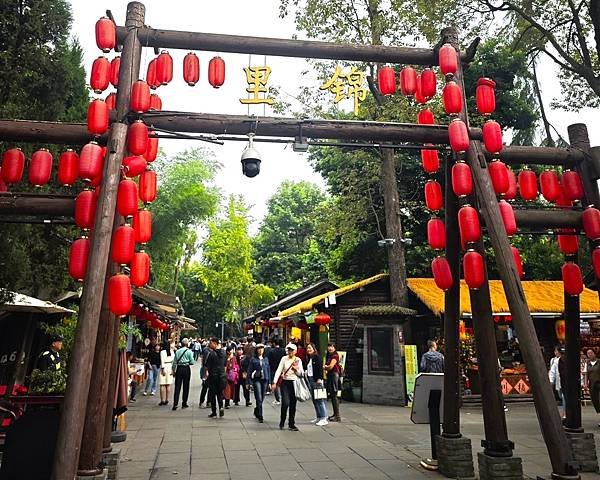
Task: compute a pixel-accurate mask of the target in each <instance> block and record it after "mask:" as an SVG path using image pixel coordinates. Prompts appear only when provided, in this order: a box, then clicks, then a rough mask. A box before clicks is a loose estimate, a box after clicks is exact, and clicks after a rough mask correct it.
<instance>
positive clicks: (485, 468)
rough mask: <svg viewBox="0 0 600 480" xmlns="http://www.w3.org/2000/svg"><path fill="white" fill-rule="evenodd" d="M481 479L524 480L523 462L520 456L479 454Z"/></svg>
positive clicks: (478, 461)
mask: <svg viewBox="0 0 600 480" xmlns="http://www.w3.org/2000/svg"><path fill="white" fill-rule="evenodd" d="M477 463H478V464H479V478H480V480H493V479H500V480H523V464H522V462H521V459H520V458H519V457H490V456H489V455H486V454H485V453H483V452H479V453H478V454H477Z"/></svg>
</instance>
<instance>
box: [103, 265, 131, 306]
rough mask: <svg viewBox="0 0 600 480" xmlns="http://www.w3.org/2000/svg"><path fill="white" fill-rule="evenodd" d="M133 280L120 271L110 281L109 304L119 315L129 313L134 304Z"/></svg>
mask: <svg viewBox="0 0 600 480" xmlns="http://www.w3.org/2000/svg"><path fill="white" fill-rule="evenodd" d="M132 303H133V301H132V296H131V282H130V280H129V277H128V276H127V275H124V274H122V273H118V274H116V275H113V276H112V277H111V278H110V279H109V281H108V306H109V309H110V311H111V312H112V313H113V314H114V315H117V316H123V315H127V313H128V312H129V311H130V310H131V306H132Z"/></svg>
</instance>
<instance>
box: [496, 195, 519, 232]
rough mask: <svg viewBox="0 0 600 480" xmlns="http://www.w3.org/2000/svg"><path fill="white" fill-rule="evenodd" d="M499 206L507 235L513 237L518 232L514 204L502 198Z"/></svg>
mask: <svg viewBox="0 0 600 480" xmlns="http://www.w3.org/2000/svg"><path fill="white" fill-rule="evenodd" d="M498 208H499V209H500V216H501V217H502V223H504V230H506V235H508V236H509V237H512V236H513V235H514V234H515V233H517V220H516V219H515V212H514V211H513V208H512V205H511V204H510V203H508V202H507V201H506V200H500V201H499V202H498Z"/></svg>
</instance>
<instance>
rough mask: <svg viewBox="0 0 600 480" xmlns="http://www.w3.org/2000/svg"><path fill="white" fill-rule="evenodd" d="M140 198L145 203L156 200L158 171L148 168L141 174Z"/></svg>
mask: <svg viewBox="0 0 600 480" xmlns="http://www.w3.org/2000/svg"><path fill="white" fill-rule="evenodd" d="M139 190H140V192H139V193H140V200H141V201H142V202H144V203H152V202H153V201H154V200H156V172H155V171H153V170H146V171H145V172H144V173H142V175H141V176H140V189H139Z"/></svg>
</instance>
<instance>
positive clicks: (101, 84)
mask: <svg viewBox="0 0 600 480" xmlns="http://www.w3.org/2000/svg"><path fill="white" fill-rule="evenodd" d="M109 82H110V62H109V61H108V58H106V57H98V58H97V59H96V60H94V63H92V70H91V72H90V87H91V88H92V90H93V91H94V93H102V92H103V91H104V90H106V89H107V88H108V84H109Z"/></svg>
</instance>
